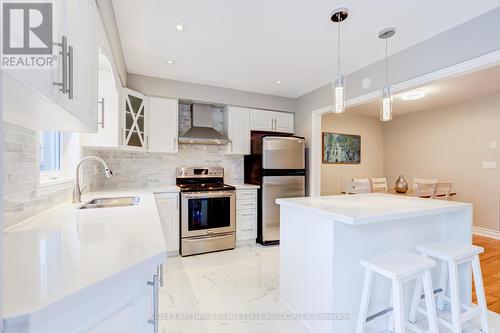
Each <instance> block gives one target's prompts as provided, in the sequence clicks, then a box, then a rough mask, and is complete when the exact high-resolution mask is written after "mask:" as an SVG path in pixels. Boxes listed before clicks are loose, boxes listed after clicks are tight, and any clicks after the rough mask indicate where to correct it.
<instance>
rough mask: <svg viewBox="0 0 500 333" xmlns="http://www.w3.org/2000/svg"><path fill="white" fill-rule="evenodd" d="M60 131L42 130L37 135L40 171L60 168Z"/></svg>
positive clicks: (57, 170) (52, 170) (50, 171)
mask: <svg viewBox="0 0 500 333" xmlns="http://www.w3.org/2000/svg"><path fill="white" fill-rule="evenodd" d="M61 141H62V140H61V132H56V131H42V132H40V137H39V149H40V151H39V153H40V172H41V173H43V172H46V173H54V172H59V171H60V170H61Z"/></svg>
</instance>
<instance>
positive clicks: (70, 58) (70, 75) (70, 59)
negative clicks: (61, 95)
mask: <svg viewBox="0 0 500 333" xmlns="http://www.w3.org/2000/svg"><path fill="white" fill-rule="evenodd" d="M68 67H69V73H68V98H69V99H73V46H69V47H68Z"/></svg>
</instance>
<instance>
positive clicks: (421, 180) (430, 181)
mask: <svg viewBox="0 0 500 333" xmlns="http://www.w3.org/2000/svg"><path fill="white" fill-rule="evenodd" d="M437 182H438V180H437V179H436V178H414V179H413V189H414V190H416V189H417V183H427V184H433V183H437Z"/></svg>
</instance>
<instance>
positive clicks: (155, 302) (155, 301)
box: [148, 274, 159, 333]
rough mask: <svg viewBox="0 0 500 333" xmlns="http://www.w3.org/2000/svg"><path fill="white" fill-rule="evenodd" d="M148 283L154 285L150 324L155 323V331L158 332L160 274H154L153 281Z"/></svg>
mask: <svg viewBox="0 0 500 333" xmlns="http://www.w3.org/2000/svg"><path fill="white" fill-rule="evenodd" d="M148 285H150V286H152V287H153V313H152V318H151V319H148V324H151V325H153V332H154V333H158V297H159V294H158V293H159V288H158V274H155V275H153V281H148Z"/></svg>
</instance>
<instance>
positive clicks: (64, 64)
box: [53, 36, 68, 94]
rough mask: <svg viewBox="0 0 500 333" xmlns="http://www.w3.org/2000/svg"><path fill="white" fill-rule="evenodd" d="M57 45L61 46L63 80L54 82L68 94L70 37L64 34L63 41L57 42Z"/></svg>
mask: <svg viewBox="0 0 500 333" xmlns="http://www.w3.org/2000/svg"><path fill="white" fill-rule="evenodd" d="M56 45H57V46H60V47H61V52H59V54H60V55H61V60H62V80H61V82H53V84H54V85H55V86H60V87H61V92H62V93H63V94H66V93H67V92H68V38H67V37H66V36H62V38H61V43H56Z"/></svg>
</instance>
